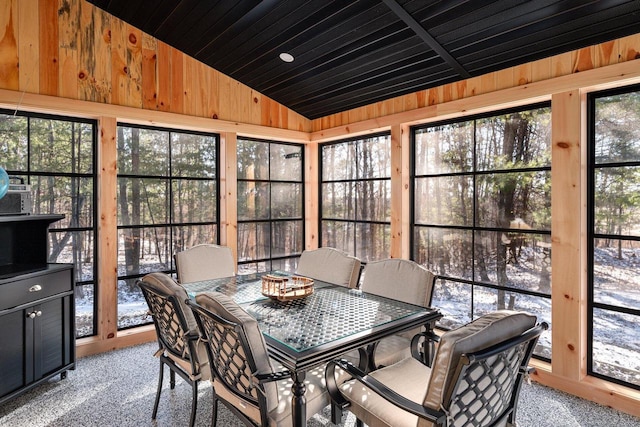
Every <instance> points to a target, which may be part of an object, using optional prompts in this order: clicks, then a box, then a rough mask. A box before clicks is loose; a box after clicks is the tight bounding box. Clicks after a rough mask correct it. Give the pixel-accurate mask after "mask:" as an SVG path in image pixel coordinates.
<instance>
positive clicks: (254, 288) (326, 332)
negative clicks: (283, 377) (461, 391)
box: [183, 272, 442, 426]
mask: <svg viewBox="0 0 640 427" xmlns="http://www.w3.org/2000/svg"><path fill="white" fill-rule="evenodd" d="M264 274H267V273H256V274H249V275H241V276H233V277H227V278H222V279H215V280H205V281H201V282H192V283H184V284H183V286H184V288H185V289H186V290H187V293H188V294H189V296H190V297H192V298H194V297H195V296H196V295H197V294H198V293H201V292H207V291H217V292H221V293H224V294H226V295H228V296H229V297H231V298H232V299H233V300H234V301H235V302H237V303H238V304H239V305H240V306H241V307H242V308H244V309H245V310H246V311H247V313H249V314H250V315H251V316H253V317H254V318H255V319H256V320H257V321H258V325H259V328H260V330H261V331H262V334H263V336H264V338H265V343H266V344H267V349H268V351H269V354H270V356H271V357H273V358H274V359H276V360H277V361H279V362H280V363H282V365H283V366H285V367H286V368H287V369H289V370H290V372H291V378H292V379H293V382H294V384H293V386H292V402H291V403H292V405H291V407H292V417H293V425H294V426H305V425H306V401H305V399H304V393H305V386H304V379H305V375H306V372H307V371H308V370H309V369H311V368H313V367H316V366H318V365H321V364H323V363H326V362H329V361H330V360H332V359H335V358H338V357H340V356H341V355H343V354H345V353H347V352H349V351H351V350H354V349H358V348H361V347H365V346H367V345H368V344H371V343H373V342H376V341H379V340H380V339H382V338H384V337H387V336H390V335H393V334H395V333H398V332H401V331H404V330H408V329H413V328H416V327H419V326H423V327H424V328H425V329H426V330H427V331H430V330H431V329H433V327H434V325H435V322H436V321H437V320H438V319H440V318H441V317H442V315H441V314H440V312H439V311H438V310H436V309H432V308H425V307H422V306H418V305H413V304H407V303H404V302H401V301H397V300H394V299H389V298H384V297H381V296H377V295H373V294H368V293H366V292H362V291H359V290H356V289H349V288H346V287H343V286H338V285H333V284H330V283H326V282H321V281H318V280H315V283H314V292H313V293H312V294H311V295H309V296H307V297H305V298H302V299H297V300H292V301H286V302H282V301H277V300H273V299H271V298H268V297H266V296H264V295H262V287H261V283H262V276H263V275H264ZM270 274H277V275H288V273H284V272H272V273H270ZM427 347H428V346H427ZM425 351H426V350H425Z"/></svg>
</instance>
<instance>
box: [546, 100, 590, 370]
mask: <svg viewBox="0 0 640 427" xmlns="http://www.w3.org/2000/svg"><path fill="white" fill-rule="evenodd" d="M551 103H552V108H551V114H552V117H551V124H552V129H551V135H552V147H551V171H552V174H553V184H552V186H551V252H552V253H553V256H552V257H551V271H552V273H551V277H552V283H553V289H552V292H551V321H552V325H553V326H554V328H553V333H552V356H551V360H552V367H553V373H554V374H557V375H561V376H563V377H567V378H571V379H573V380H581V379H582V378H583V377H584V376H585V375H586V337H587V331H586V303H587V301H586V287H585V286H583V285H582V284H584V283H586V250H585V249H586V244H584V242H583V239H584V236H583V234H582V233H581V231H582V230H584V227H585V224H586V218H585V213H586V205H585V202H584V201H585V194H586V193H585V191H586V190H585V187H586V185H585V182H586V179H585V177H584V176H583V170H584V169H583V167H582V166H583V164H584V162H583V159H582V151H586V150H581V144H580V141H581V140H582V138H581V132H582V128H583V127H584V125H586V124H583V123H581V102H580V92H579V91H578V90H573V91H570V92H564V93H559V94H555V95H553V97H552V99H551Z"/></svg>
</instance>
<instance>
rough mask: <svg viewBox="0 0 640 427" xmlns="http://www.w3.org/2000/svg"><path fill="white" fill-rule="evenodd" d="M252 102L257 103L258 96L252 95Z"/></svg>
mask: <svg viewBox="0 0 640 427" xmlns="http://www.w3.org/2000/svg"><path fill="white" fill-rule="evenodd" d="M253 102H255V103H256V104H257V103H258V97H256V96H254V97H253Z"/></svg>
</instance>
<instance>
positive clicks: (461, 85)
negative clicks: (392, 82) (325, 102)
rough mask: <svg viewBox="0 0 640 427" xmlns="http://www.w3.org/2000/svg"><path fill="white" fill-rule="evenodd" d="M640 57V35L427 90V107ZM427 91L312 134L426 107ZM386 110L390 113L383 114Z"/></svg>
mask: <svg viewBox="0 0 640 427" xmlns="http://www.w3.org/2000/svg"><path fill="white" fill-rule="evenodd" d="M639 58H640V35H634V36H629V37H625V38H622V39H620V40H613V41H609V42H606V43H602V44H599V45H594V46H590V47H586V48H584V49H580V50H578V51H574V52H568V53H563V54H560V55H556V56H553V57H550V58H543V59H540V60H538V61H535V62H531V63H528V64H523V65H519V66H516V67H511V68H506V69H503V70H499V71H496V72H493V73H488V74H485V75H483V76H480V77H476V78H473V79H468V80H465V81H462V82H456V83H450V84H446V85H443V86H439V87H436V88H431V89H428V90H427V91H425V93H427V97H426V105H437V104H442V103H447V102H451V101H456V100H462V99H469V98H471V97H473V96H477V95H481V94H486V93H491V92H494V91H496V90H502V89H509V88H514V87H518V86H525V87H526V86H528V85H530V84H532V83H535V82H542V81H545V80H548V79H550V78H555V77H562V76H567V75H572V74H576V75H577V74H579V73H583V72H585V71H588V70H593V69H596V68H600V67H604V66H607V65H612V64H616V63H619V62H626V61H632V60H635V59H639ZM422 93H423V92H416V93H412V94H408V95H404V96H401V97H397V98H394V99H392V100H387V101H382V104H383V105H384V107H383V108H378V109H371V108H368V106H365V107H360V108H355V109H353V110H349V112H348V115H347V120H346V121H345V120H340V121H338V120H337V117H338V116H339V117H340V118H342V119H344V117H345V116H344V115H343V114H342V113H339V114H334V115H331V116H326V117H322V118H320V119H315V120H313V121H312V123H311V127H312V131H313V132H319V131H322V130H327V129H332V128H334V127H338V126H346V125H348V124H351V123H357V122H362V121H366V120H371V119H375V118H377V117H385V116H386V115H387V114H389V113H388V112H389V111H392V112H393V113H395V114H398V113H402V112H406V111H411V110H415V109H420V108H422V107H424V103H423V102H422V101H421V99H422V98H423V97H422ZM382 111H386V112H387V113H386V114H385V113H382Z"/></svg>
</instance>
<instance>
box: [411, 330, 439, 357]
mask: <svg viewBox="0 0 640 427" xmlns="http://www.w3.org/2000/svg"><path fill="white" fill-rule="evenodd" d="M421 338H424V339H425V340H427V341H429V342H430V343H437V342H440V337H439V336H438V335H436V333H435V332H433V331H431V330H429V331H422V332H419V333H417V334H415V335H414V336H413V338H412V339H411V356H413V358H414V359H416V360H419V361H421V362H422V363H425V364H427V365H430V363H431V361H430V360H429V361H427V360H424V354H422V352H421V351H420V347H419V343H420V339H421ZM433 356H434V355H433V354H432V355H431V357H433ZM427 362H428V363H427Z"/></svg>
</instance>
